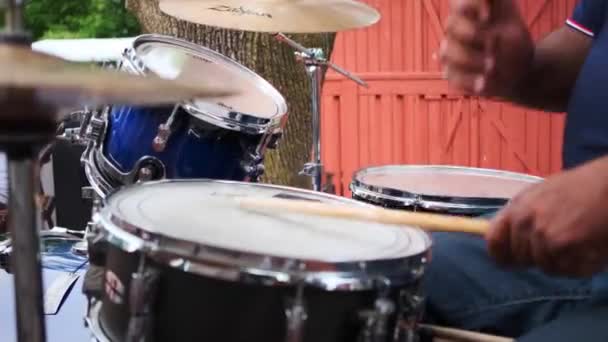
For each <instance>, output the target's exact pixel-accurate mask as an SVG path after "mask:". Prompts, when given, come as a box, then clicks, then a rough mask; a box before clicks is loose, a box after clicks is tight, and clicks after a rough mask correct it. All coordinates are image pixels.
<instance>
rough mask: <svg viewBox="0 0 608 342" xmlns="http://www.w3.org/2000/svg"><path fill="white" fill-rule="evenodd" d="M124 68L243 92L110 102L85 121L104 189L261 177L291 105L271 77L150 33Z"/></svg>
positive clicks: (96, 182)
mask: <svg viewBox="0 0 608 342" xmlns="http://www.w3.org/2000/svg"><path fill="white" fill-rule="evenodd" d="M119 68H120V70H122V71H124V72H128V73H134V74H138V75H144V76H145V75H151V74H152V75H157V76H160V77H163V78H168V79H173V78H176V77H178V76H179V77H180V78H187V79H189V80H193V81H196V80H200V81H201V82H203V81H204V82H206V83H209V82H212V81H213V80H222V81H223V82H225V81H226V80H229V82H230V83H231V84H233V85H234V86H235V87H236V88H238V89H240V90H241V93H240V94H239V95H236V96H232V97H224V98H221V99H217V100H214V99H205V100H204V101H202V100H194V101H186V102H184V103H178V104H175V105H173V106H159V107H135V106H108V107H107V108H104V109H103V110H101V111H95V112H93V113H92V114H91V115H89V117H88V118H86V119H85V120H86V121H87V122H86V126H87V128H86V129H85V131H86V134H87V136H88V137H89V140H90V141H92V142H93V146H89V148H88V149H87V151H86V152H85V153H84V155H83V161H84V162H85V172H86V174H87V177H88V179H89V182H90V183H91V185H92V186H93V187H94V188H95V190H97V193H98V194H99V195H100V196H101V197H104V196H105V195H107V194H108V193H109V192H110V191H112V190H113V189H115V188H117V187H120V186H124V185H129V184H133V183H135V182H137V181H142V180H143V181H149V180H158V179H164V178H168V179H179V178H208V179H225V180H236V181H255V180H256V179H257V177H259V176H260V175H261V174H262V173H263V159H264V153H265V150H266V148H269V147H274V146H275V145H276V143H277V140H278V139H279V137H280V135H281V130H282V128H283V127H284V124H285V120H286V118H287V105H286V103H285V100H284V98H283V97H282V96H281V94H280V93H279V92H278V91H277V90H276V89H275V88H273V87H272V86H271V85H270V84H269V83H268V82H266V81H265V80H264V79H262V78H261V77H259V76H258V75H256V74H255V73H254V72H253V71H251V70H249V69H247V68H245V67H244V66H242V65H240V64H238V63H237V62H235V61H233V60H231V59H229V58H227V57H225V56H223V55H221V54H219V53H217V52H214V51H212V50H209V49H207V48H204V47H201V46H198V45H195V44H192V43H189V42H186V41H183V40H178V39H175V38H171V37H165V36H158V35H143V36H139V37H136V38H135V39H134V40H133V42H132V45H131V47H130V48H129V49H126V50H125V53H124V55H123V60H122V61H121V64H120V67H119Z"/></svg>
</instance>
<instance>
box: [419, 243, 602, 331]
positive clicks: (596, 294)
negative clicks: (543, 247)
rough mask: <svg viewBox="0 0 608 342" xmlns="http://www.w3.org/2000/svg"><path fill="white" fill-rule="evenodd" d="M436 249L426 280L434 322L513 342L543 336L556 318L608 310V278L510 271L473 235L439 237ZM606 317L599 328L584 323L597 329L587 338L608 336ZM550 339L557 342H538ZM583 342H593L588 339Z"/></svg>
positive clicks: (428, 311)
mask: <svg viewBox="0 0 608 342" xmlns="http://www.w3.org/2000/svg"><path fill="white" fill-rule="evenodd" d="M433 244H434V245H433V249H432V251H433V257H432V260H431V263H430V265H429V267H428V269H427V273H426V274H425V279H424V290H425V295H426V298H427V302H426V313H425V321H426V322H428V323H434V324H439V325H445V326H451V327H457V328H461V329H466V330H474V331H484V332H487V333H491V334H496V335H500V336H509V337H520V336H525V335H526V334H528V333H530V334H531V335H533V333H534V332H535V330H540V332H539V333H536V334H537V335H538V334H540V335H541V336H543V335H542V333H541V332H542V329H543V327H544V326H545V325H546V324H548V323H550V322H552V321H554V320H556V319H560V318H564V319H565V318H567V317H574V320H576V317H577V315H578V314H579V313H580V314H581V315H585V314H588V312H591V311H590V310H595V308H597V307H599V308H601V307H602V305H603V304H605V307H606V308H608V274H600V275H598V276H596V277H594V278H592V279H568V278H555V277H550V276H547V275H545V274H543V273H542V272H540V271H538V270H533V269H531V270H518V271H512V270H504V269H501V268H499V267H498V266H497V265H496V264H495V263H494V262H493V261H492V259H490V258H489V256H488V254H487V251H486V244H485V241H484V240H483V239H482V238H480V237H476V236H471V235H467V234H458V233H435V234H433ZM601 312H602V313H601V315H602V316H603V319H598V323H597V324H593V322H590V321H589V320H583V319H580V318H579V319H578V320H579V321H584V322H586V323H588V325H591V327H587V328H585V329H587V331H584V330H583V332H581V333H585V332H587V333H590V334H594V336H595V335H597V334H596V333H593V332H592V330H593V327H595V328H596V329H598V331H599V330H606V331H608V310H603V311H601ZM595 316H597V315H595ZM560 326H562V327H564V328H566V327H569V326H570V325H569V324H568V323H564V324H562V325H560ZM547 330H548V331H554V330H555V329H547ZM558 335H559V334H558ZM579 336H581V335H580V333H579ZM544 340H552V339H549V338H547V339H544V338H540V339H539V338H537V339H535V340H534V341H544ZM526 341H528V340H526ZM529 341H532V340H529ZM552 341H553V340H552ZM564 341H566V340H564ZM568 341H569V340H568ZM580 341H586V342H587V341H589V342H591V341H592V340H591V339H589V338H585V337H583V338H582V339H580ZM601 341H608V338H605V339H601Z"/></svg>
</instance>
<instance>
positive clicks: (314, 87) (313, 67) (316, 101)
mask: <svg viewBox="0 0 608 342" xmlns="http://www.w3.org/2000/svg"><path fill="white" fill-rule="evenodd" d="M306 71H307V73H308V77H309V78H310V81H311V100H312V103H311V104H312V107H311V108H312V165H311V170H310V171H311V176H312V187H313V190H314V191H321V190H322V189H323V184H322V183H323V182H322V175H323V164H322V163H321V79H322V77H323V67H322V66H320V65H318V64H316V63H314V62H313V63H310V64H307V65H306Z"/></svg>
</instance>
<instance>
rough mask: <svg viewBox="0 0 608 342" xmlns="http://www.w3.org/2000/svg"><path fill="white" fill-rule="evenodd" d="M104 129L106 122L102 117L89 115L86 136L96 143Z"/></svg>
mask: <svg viewBox="0 0 608 342" xmlns="http://www.w3.org/2000/svg"><path fill="white" fill-rule="evenodd" d="M105 129H106V123H105V121H104V120H103V119H100V118H97V117H91V118H90V120H89V129H88V130H87V131H86V137H87V139H89V140H90V141H92V142H94V143H95V144H98V143H99V140H100V139H101V136H102V135H103V133H104V131H105Z"/></svg>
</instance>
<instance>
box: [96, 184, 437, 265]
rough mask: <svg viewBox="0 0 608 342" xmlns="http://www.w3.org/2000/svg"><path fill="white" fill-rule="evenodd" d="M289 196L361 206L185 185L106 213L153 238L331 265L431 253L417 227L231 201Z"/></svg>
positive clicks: (117, 204)
mask: <svg viewBox="0 0 608 342" xmlns="http://www.w3.org/2000/svg"><path fill="white" fill-rule="evenodd" d="M235 196H238V197H242V196H248V197H251V196H253V197H287V198H300V199H309V200H318V201H321V202H327V203H331V202H334V203H344V204H346V205H353V206H361V204H359V203H357V202H354V201H350V200H346V199H343V198H338V197H334V196H329V195H321V194H316V193H312V192H306V191H301V190H291V189H287V188H281V187H271V186H263V185H255V184H246V183H230V182H214V181H178V182H163V183H153V184H147V185H144V186H134V187H130V188H127V189H125V190H123V191H120V192H118V193H116V194H115V195H112V196H111V197H110V198H109V200H108V203H107V206H106V207H105V208H104V210H103V211H102V215H103V216H108V215H112V216H115V217H117V218H120V219H121V220H122V221H124V222H126V223H127V224H129V225H131V226H136V227H139V228H141V229H143V230H145V231H147V232H149V233H152V234H155V235H159V236H166V237H170V238H175V239H179V240H186V241H189V242H195V243H199V244H202V245H206V246H213V247H219V248H224V249H229V250H232V251H237V252H246V253H254V254H261V255H268V256H275V257H283V258H292V259H301V260H317V261H324V262H354V261H355V262H356V261H368V260H381V259H396V258H403V257H407V256H412V255H417V254H420V253H423V252H425V251H426V250H427V249H428V248H429V245H430V241H429V239H428V236H427V235H426V234H425V233H423V232H422V231H420V230H418V229H415V228H411V227H397V226H391V225H383V224H374V223H369V222H360V221H352V220H343V219H332V218H321V217H312V216H307V215H299V214H298V215H296V214H292V213H281V212H276V213H270V212H269V213H260V212H250V211H245V210H242V209H240V208H238V207H237V204H236V202H235V201H232V200H231V198H234V197H235Z"/></svg>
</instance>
